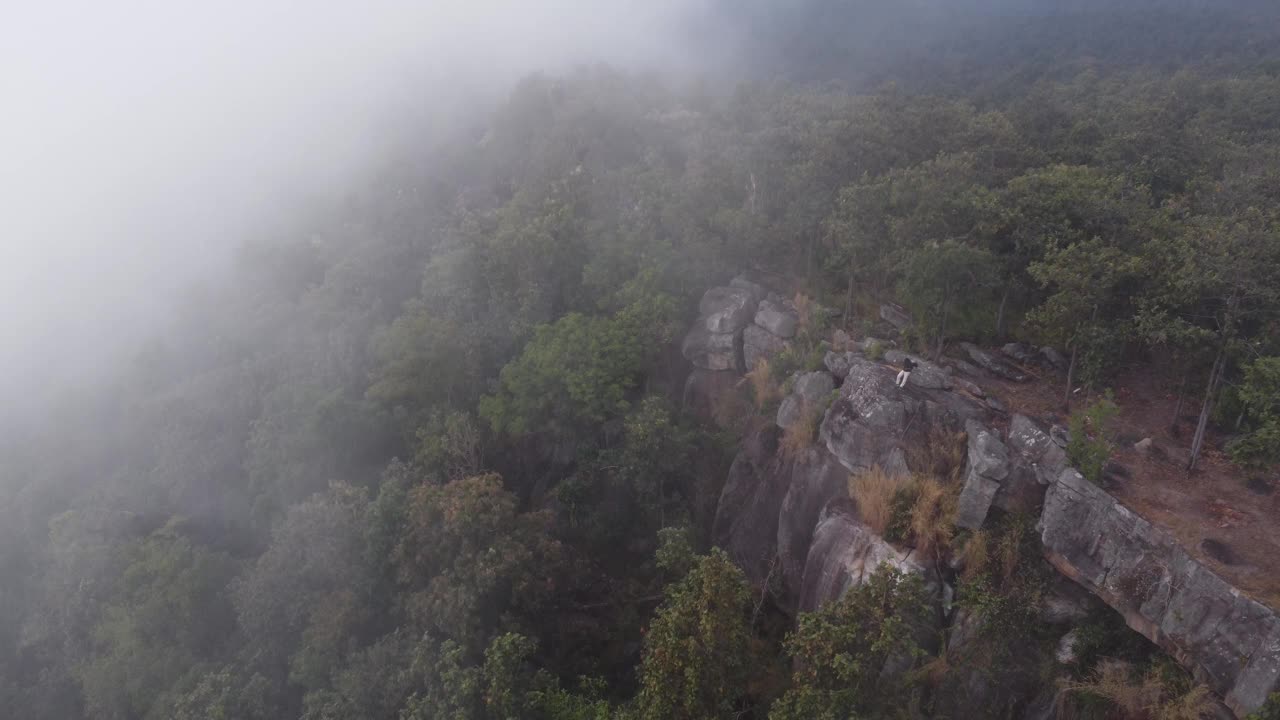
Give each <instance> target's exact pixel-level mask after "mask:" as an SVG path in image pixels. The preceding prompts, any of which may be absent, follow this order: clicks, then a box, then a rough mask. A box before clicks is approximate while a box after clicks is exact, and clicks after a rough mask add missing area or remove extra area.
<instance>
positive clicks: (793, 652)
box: [769, 565, 931, 720]
mask: <svg viewBox="0 0 1280 720" xmlns="http://www.w3.org/2000/svg"><path fill="white" fill-rule="evenodd" d="M930 627H931V625H930V622H929V606H928V601H927V595H926V593H925V589H924V585H923V582H922V581H921V579H920V578H919V576H917V575H914V574H908V573H903V572H901V571H898V570H897V569H895V568H892V567H890V566H888V565H882V566H881V567H880V568H879V569H878V570H876V572H875V573H874V574H873V575H872V576H871V577H870V578H869V579H868V580H867V581H866V582H865V583H863V584H862V585H860V586H858V587H856V588H854V589H852V590H850V591H849V592H847V593H845V595H844V597H842V598H841V599H840V600H839V601H837V602H834V603H831V604H829V605H827V606H826V607H824V608H822V609H821V610H819V611H817V612H812V613H805V614H803V615H801V616H800V617H799V618H798V619H797V621H796V629H795V631H794V632H792V633H791V634H790V635H789V636H788V637H787V641H786V648H787V654H788V655H789V656H790V657H791V659H792V664H793V667H794V668H795V670H794V673H793V675H792V679H791V688H790V689H789V690H788V691H787V692H786V694H785V695H783V696H782V698H780V699H779V700H778V701H777V702H776V703H775V704H774V706H773V707H772V709H771V710H770V711H769V718H770V720H803V719H805V718H818V719H820V720H839V719H841V718H847V717H862V716H863V714H864V713H865V714H867V716H876V715H875V713H877V712H882V711H886V710H889V709H891V708H901V707H903V706H904V705H905V702H904V701H905V698H906V697H907V692H908V691H909V689H910V684H909V682H908V681H907V680H906V676H905V675H904V674H903V673H898V674H896V675H889V676H886V675H885V673H883V670H884V667H885V665H886V663H889V662H895V663H902V664H904V668H903V669H904V670H905V669H906V668H909V667H910V666H911V664H913V663H914V662H915V661H916V660H917V659H918V658H919V657H920V656H921V655H922V654H923V651H922V650H921V647H920V644H919V643H920V637H921V634H922V633H924V634H926V635H927V634H928V633H929V632H930ZM903 661H905V663H903Z"/></svg>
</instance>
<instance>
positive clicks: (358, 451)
mask: <svg viewBox="0 0 1280 720" xmlns="http://www.w3.org/2000/svg"><path fill="white" fill-rule="evenodd" d="M811 5H813V6H814V7H813V8H811V10H813V12H812V14H808V15H805V14H798V15H796V16H793V17H792V18H791V19H790V20H789V22H790V23H791V24H782V25H781V26H779V27H776V28H775V31H776V32H777V33H778V35H779V36H780V37H781V39H780V40H779V39H778V37H773V38H772V39H771V42H770V43H763V44H762V46H761V53H762V58H764V59H762V60H760V62H761V63H765V62H775V60H774V59H776V58H781V59H780V60H776V62H778V63H780V65H779V66H782V65H788V64H790V65H789V67H793V68H794V67H800V66H803V68H805V71H804V72H796V73H791V74H792V75H793V79H792V80H760V81H752V82H745V83H743V84H740V85H737V86H735V87H733V88H730V89H723V88H718V87H717V88H709V87H708V86H706V85H705V84H698V83H687V82H674V81H672V82H668V81H665V80H661V79H657V78H653V77H647V76H636V75H631V74H628V73H624V72H620V71H615V70H612V69H608V68H591V69H583V70H580V71H577V72H574V73H571V74H568V75H565V76H563V77H548V76H532V77H529V78H526V79H525V80H523V81H522V82H520V83H519V84H518V85H517V86H516V87H515V88H514V89H513V90H512V92H511V93H510V97H509V99H508V100H507V101H506V102H505V103H504V104H503V105H502V106H501V107H500V108H498V109H497V110H496V111H495V112H494V113H493V115H492V116H491V117H490V118H488V120H487V122H485V123H484V125H483V127H481V128H479V129H477V130H476V131H475V132H473V133H471V134H469V135H467V136H466V137H464V138H461V139H459V140H458V141H456V142H453V143H451V144H449V145H448V146H446V147H433V148H414V147H406V148H405V149H404V151H403V152H402V153H400V154H399V155H398V156H397V157H396V158H395V160H394V162H390V163H388V164H387V166H386V167H385V169H384V170H383V171H382V172H381V173H380V174H379V176H378V178H377V180H376V182H372V183H370V184H368V185H367V186H366V187H362V188H358V189H356V190H353V191H352V192H350V193H349V194H348V195H346V196H345V197H342V198H339V199H334V200H333V201H332V202H329V203H326V204H324V205H323V206H322V207H319V208H317V209H315V210H314V211H313V212H311V213H310V214H309V215H307V216H306V217H303V218H300V219H298V221H297V222H296V225H295V226H294V228H293V229H292V230H291V231H290V232H287V233H281V234H280V235H279V236H278V237H274V238H272V239H270V240H265V241H260V242H255V243H252V244H249V245H247V246H245V248H244V249H243V251H242V253H241V256H240V260H239V263H238V266H237V271H236V273H235V277H234V279H233V281H232V282H230V283H228V284H226V285H222V286H217V287H213V288H206V289H204V290H201V291H199V292H197V293H195V294H194V295H193V297H191V298H190V299H189V300H188V301H187V303H186V304H185V305H184V309H183V311H182V314H181V319H180V321H179V322H178V323H176V324H175V326H174V327H173V329H172V330H171V331H170V332H168V333H166V334H164V335H163V336H161V337H158V338H157V339H156V340H155V341H153V342H152V343H150V344H149V345H148V346H146V347H145V348H142V349H141V350H140V351H139V352H138V353H137V355H136V359H135V361H134V362H133V364H132V366H131V368H130V369H128V370H127V371H126V372H123V373H122V374H121V375H120V376H119V378H118V380H117V381H116V382H115V383H114V384H113V385H112V386H111V387H110V388H107V389H100V390H95V391H93V392H86V393H81V394H80V395H77V396H74V397H70V398H67V399H66V400H65V401H64V402H62V403H60V404H58V405H57V406H54V407H49V408H48V412H47V416H46V417H43V418H40V419H39V420H33V421H32V422H30V423H26V424H24V426H23V427H22V428H20V429H13V430H12V431H10V432H8V433H7V434H6V436H5V437H4V438H0V443H2V444H0V448H3V450H2V456H3V458H4V463H3V465H2V466H0V708H2V709H3V710H0V714H3V715H4V716H6V717H14V718H33V719H34V718H50V719H59V720H61V719H65V718H78V717H92V718H110V719H113V720H114V719H120V720H125V719H134V718H184V719H185V718H193V719H194V718H228V719H230V718H244V719H255V720H256V719H263V720H266V719H268V718H292V717H300V718H308V719H314V720H318V719H320V718H332V719H337V718H369V719H371V720H372V719H375V718H401V719H403V720H410V719H418V718H446V717H447V718H474V719H481V718H493V719H497V718H511V717H540V718H554V719H557V720H568V719H587V718H600V719H603V718H611V717H625V718H654V719H655V720H656V719H658V718H731V717H757V718H764V717H773V718H809V717H814V718H816V717H847V716H850V715H851V714H853V713H860V714H861V715H859V716H863V715H865V716H866V717H881V716H884V717H888V716H889V715H886V714H884V713H887V712H888V710H887V709H888V708H901V707H907V706H908V705H910V703H907V702H906V701H904V700H903V698H904V697H906V696H907V695H909V696H910V697H912V698H914V700H913V701H912V702H914V703H915V704H914V705H911V707H915V708H918V709H919V710H920V712H921V713H923V714H924V716H928V713H929V712H930V710H929V704H928V703H929V700H928V694H927V693H924V694H923V695H922V694H921V693H922V692H923V691H922V690H921V688H919V687H915V686H912V687H906V686H904V687H901V688H899V687H896V686H894V687H889V686H888V685H886V684H882V683H877V682H876V680H875V677H874V672H873V671H872V670H868V669H866V668H873V669H878V668H879V667H880V665H879V664H877V663H875V662H873V661H871V660H868V661H867V662H866V663H865V667H863V668H861V669H859V668H850V667H849V666H848V665H847V664H845V660H847V658H848V657H850V656H851V655H850V653H852V654H853V655H852V656H857V654H858V653H862V654H863V655H864V656H867V657H870V656H872V655H873V654H874V653H881V654H887V653H889V652H891V651H893V650H894V648H895V647H897V646H898V644H900V643H902V642H906V641H905V640H904V639H903V638H902V637H901V635H902V633H901V627H900V626H901V625H902V624H903V623H904V622H905V621H903V620H901V618H898V617H895V615H894V614H893V613H887V612H886V611H885V608H886V607H895V606H896V607H900V609H901V615H902V616H903V617H906V616H909V614H910V612H912V610H911V608H912V607H913V605H912V602H911V599H912V597H913V593H915V592H917V591H918V588H915V587H913V586H912V583H911V582H909V581H907V580H905V579H903V578H898V577H894V576H892V575H887V576H883V577H880V578H878V579H877V581H876V582H875V583H873V584H872V585H869V586H868V589H867V590H864V591H860V593H855V594H851V596H850V597H849V598H848V600H847V601H846V602H845V603H841V604H840V605H839V606H837V607H836V608H834V609H833V610H831V611H830V612H825V613H823V614H819V615H815V616H810V617H807V618H805V619H802V621H801V622H800V623H799V625H798V626H797V629H796V632H795V633H794V634H791V635H789V636H788V638H789V639H787V640H786V641H785V642H782V641H781V637H782V636H783V634H784V633H785V630H786V628H781V629H780V628H779V627H778V625H779V623H783V621H782V620H780V619H779V617H778V616H777V615H776V614H774V613H773V612H772V611H771V610H770V609H769V608H768V607H767V603H762V602H761V599H760V598H759V597H758V596H757V595H756V594H755V593H753V592H751V591H750V590H749V589H748V588H747V587H746V585H745V581H744V580H743V578H742V575H741V573H740V572H739V571H738V570H737V569H736V568H734V567H733V566H732V565H731V564H730V563H728V562H727V561H726V560H725V558H724V556H722V555H721V554H719V553H717V552H715V551H708V537H707V535H708V532H707V528H708V526H709V523H710V519H711V515H712V513H713V512H714V507H715V502H716V499H717V497H718V492H719V482H720V479H721V478H723V477H724V474H725V469H726V466H727V461H728V458H729V457H731V449H732V443H733V442H734V438H731V437H725V436H723V435H721V434H719V433H717V432H716V431H713V430H711V429H709V428H707V427H704V426H702V425H699V424H697V423H696V422H694V421H693V420H692V419H690V418H689V417H687V416H686V415H685V414H684V413H683V412H682V411H681V409H680V407H679V384H680V382H681V381H682V379H683V378H682V361H681V360H680V359H679V355H678V353H677V352H676V351H675V350H674V349H673V347H672V345H673V341H677V340H678V338H679V334H680V333H681V332H682V331H683V329H684V328H686V327H687V325H688V322H689V320H690V318H691V317H692V316H693V314H694V306H695V304H696V300H697V297H698V296H699V295H700V293H701V292H702V291H703V290H704V289H705V288H706V287H707V286H708V285H709V284H712V283H717V282H723V281H724V280H725V279H726V278H728V277H730V276H731V275H733V274H734V273H736V272H739V271H743V270H747V271H752V270H757V271H768V272H771V273H779V274H782V275H785V276H787V277H789V278H791V279H792V280H793V281H794V282H795V283H796V284H797V285H800V286H803V287H804V288H805V289H806V291H807V292H808V293H809V294H811V295H813V296H815V297H817V298H818V299H819V300H820V301H821V302H822V303H823V304H824V305H826V306H827V307H829V308H834V309H836V310H837V311H839V313H840V315H841V316H842V318H843V319H844V321H845V322H847V323H850V324H855V323H857V322H860V321H859V320H858V318H861V317H866V314H867V308H870V307H872V306H873V305H874V304H875V303H878V302H880V301H883V300H887V299H897V300H899V301H901V302H903V303H905V304H907V305H908V306H909V307H911V309H912V310H913V311H914V313H915V317H916V318H917V320H918V327H917V328H916V329H915V330H914V331H913V332H912V333H910V334H909V337H908V342H912V343H914V344H916V345H917V346H918V348H919V349H920V350H922V351H926V352H931V353H932V352H941V351H942V349H943V348H944V347H945V346H946V344H947V343H948V342H950V341H952V340H955V339H959V338H967V339H976V340H983V341H990V340H996V339H1000V340H1004V339H1009V338H1018V339H1026V340H1029V341H1034V342H1039V343H1041V344H1053V345H1055V346H1056V347H1059V348H1061V349H1062V350H1063V351H1064V353H1065V354H1066V355H1067V356H1068V357H1069V358H1070V362H1071V365H1072V370H1071V376H1072V378H1071V381H1070V382H1071V383H1073V384H1074V385H1080V384H1082V383H1084V384H1089V385H1091V386H1092V387H1094V388H1096V389H1101V388H1103V387H1105V386H1106V384H1107V382H1108V380H1109V378H1110V377H1111V376H1112V374H1113V373H1115V372H1116V371H1118V370H1119V369H1120V368H1122V367H1123V366H1125V365H1126V364H1146V365H1149V366H1150V368H1151V372H1155V373H1159V374H1160V375H1161V376H1162V377H1167V378H1168V379H1169V383H1170V387H1177V386H1181V387H1182V388H1183V392H1184V393H1185V395H1186V398H1187V400H1186V406H1187V407H1188V408H1194V410H1195V411H1200V412H1201V413H1202V420H1201V422H1200V430H1201V431H1202V432H1200V433H1197V435H1196V436H1195V437H1194V438H1193V437H1188V438H1187V443H1188V445H1192V444H1193V443H1194V445H1195V447H1193V448H1192V449H1193V455H1192V457H1194V452H1198V451H1199V450H1200V447H1199V445H1200V443H1201V442H1202V435H1203V430H1204V428H1205V427H1206V426H1208V425H1210V424H1215V423H1216V424H1219V425H1221V426H1223V427H1229V428H1231V429H1232V432H1234V433H1236V436H1235V437H1236V439H1235V441H1234V442H1233V443H1232V444H1231V445H1230V447H1229V450H1231V451H1232V453H1233V454H1234V456H1235V457H1237V458H1238V459H1239V460H1240V461H1241V462H1266V461H1270V460H1273V459H1275V457H1276V452H1277V447H1278V446H1280V408H1277V407H1276V404H1275V398H1276V396H1277V394H1276V393H1275V392H1274V389H1275V388H1276V387H1280V360H1277V358H1276V355H1277V354H1280V348H1277V346H1276V345H1277V334H1276V332H1275V330H1276V327H1275V322H1276V317H1277V311H1280V241H1278V239H1277V229H1278V228H1280V202H1278V201H1280V123H1278V119H1280V61H1278V60H1277V57H1278V56H1277V55H1276V53H1275V48H1276V44H1275V43H1276V39H1277V33H1276V30H1277V29H1280V25H1271V26H1270V28H1271V34H1270V35H1267V34H1266V32H1265V29H1266V26H1265V25H1264V24H1259V23H1257V22H1255V18H1256V17H1257V16H1256V15H1255V13H1265V12H1266V8H1262V9H1261V10H1258V9H1255V8H1250V7H1248V6H1243V5H1242V6H1240V7H1239V8H1235V9H1233V10H1231V11H1229V12H1228V11H1226V10H1223V11H1222V13H1221V14H1214V13H1209V11H1208V10H1207V8H1209V7H1210V6H1207V5H1204V6H1201V5H1196V4H1193V3H1189V4H1186V5H1184V6H1180V7H1177V8H1175V10H1176V11H1169V12H1154V11H1152V12H1151V13H1147V12H1145V11H1143V10H1142V9H1141V8H1140V6H1138V5H1133V4H1126V5H1125V6H1124V7H1125V8H1127V9H1126V10H1124V11H1121V10H1115V11H1114V12H1110V11H1106V12H1104V11H1103V10H1098V11H1097V13H1096V14H1089V13H1083V14H1082V15H1080V16H1078V18H1077V21H1073V22H1075V24H1070V23H1069V24H1068V25H1067V26H1066V27H1065V28H1064V26H1063V25H1062V24H1061V22H1062V20H1061V18H1060V17H1059V16H1057V15H1056V14H1050V16H1048V17H1041V16H1037V15H1035V14H1027V13H1015V14H1013V15H1009V16H1004V15H1001V16H1000V18H997V19H992V18H991V17H990V16H985V15H984V16H982V18H983V22H979V19H978V18H975V19H973V20H972V21H971V22H970V24H967V25H961V26H960V27H959V28H953V32H952V34H950V35H941V34H938V33H941V29H940V27H938V26H937V22H938V21H936V20H933V21H930V22H931V23H933V25H931V28H930V30H929V32H930V33H933V34H931V35H927V36H925V37H938V38H945V42H944V41H943V40H938V41H936V42H930V43H926V44H923V45H921V46H920V47H919V48H918V49H912V48H911V47H910V46H904V47H905V49H902V48H899V49H898V50H895V52H897V53H898V54H897V55H889V56H888V57H893V58H900V59H899V60H895V63H896V64H893V65H890V64H889V63H887V62H882V63H880V64H879V65H878V66H876V67H874V68H873V69H872V70H871V71H868V72H866V73H862V74H860V76H859V77H840V78H839V79H841V80H845V81H847V82H846V83H845V84H841V85H839V86H838V87H839V89H835V87H833V86H828V85H807V84H803V83H802V82H801V81H806V80H812V79H814V78H818V77H820V78H824V79H826V78H834V77H837V76H839V75H841V73H839V72H836V71H833V70H832V69H831V67H829V65H831V64H835V65H844V64H845V63H846V59H847V58H849V57H853V58H855V59H857V58H858V57H860V56H861V55H860V54H866V53H869V52H870V51H869V50H866V49H862V50H858V51H857V52H854V51H853V50H851V49H849V47H847V44H846V45H841V44H840V43H837V42H835V41H833V40H832V39H831V38H830V35H832V34H838V33H839V31H840V29H841V28H842V27H844V26H845V25H849V26H856V25H857V19H856V18H851V17H848V16H847V15H845V14H841V13H840V12H839V10H838V8H837V6H838V5H840V4H838V3H825V4H824V3H811ZM1108 7H1109V4H1108ZM1153 7H1154V5H1153ZM1215 7H1216V6H1215ZM1117 13H1120V14H1124V18H1122V20H1123V21H1117V20H1116V19H1115V18H1116V17H1119V15H1117ZM1206 13H1209V14H1208V15H1206ZM948 17H949V16H948ZM1073 17H1075V16H1073ZM761 18H763V19H761ZM795 18H799V19H795ZM1081 18H1082V19H1081ZM1196 18H1208V20H1209V21H1207V22H1199V21H1197V20H1196ZM768 19H769V16H768V14H767V13H766V14H764V15H761V16H760V17H759V18H755V20H760V22H761V27H763V26H764V22H765V21H766V20H768ZM755 20H753V19H752V18H746V19H745V20H744V22H746V23H747V24H748V25H749V26H750V25H751V23H752V22H755ZM1100 24H1101V25H1106V26H1107V27H1108V28H1110V30H1111V31H1110V32H1109V33H1107V34H1105V35H1103V34H1097V33H1094V32H1093V31H1092V30H1091V28H1097V27H1099V25H1100ZM1011 28H1018V29H1019V31H1017V32H1014V31H1013V30H1011ZM909 29H910V28H906V29H903V28H899V30H902V31H904V32H905V31H906V30H909ZM1135 30H1140V32H1138V34H1133V33H1134V31H1135ZM1059 31H1061V32H1059ZM756 32H763V30H762V29H760V28H757V30H756ZM856 34H857V33H854V35H856ZM1084 37H1088V38H1089V42H1087V43H1083V44H1081V43H1079V42H1077V41H1078V40H1080V38H1084ZM801 39H803V42H801ZM810 39H812V42H810ZM922 42H923V41H922ZM802 46H804V47H808V48H815V49H812V50H809V51H807V52H809V53H810V55H808V56H802V55H798V54H797V53H799V48H801V47H802ZM824 48H829V50H824ZM823 52H826V53H827V54H822V53H823ZM886 52H887V51H886ZM849 53H853V54H852V55H850V54H849ZM916 54H918V55H919V56H918V57H916ZM930 68H934V69H938V68H945V69H946V72H933V71H930ZM784 74H785V73H784ZM891 81H893V82H896V84H893V82H891ZM963 597H964V594H963V593H962V599H963ZM877 598H878V599H877ZM881 601H883V602H881ZM885 603H889V605H888V606H886V604H885ZM895 603H896V604H897V605H894V604H895ZM762 605H764V607H762ZM850 618H861V619H862V620H863V621H864V622H862V624H860V625H859V624H857V623H854V624H853V625H851V624H850V623H851V622H853V621H851V620H850ZM855 625H856V627H855ZM832 643H835V644H836V645H838V647H834V648H833V646H832V645H831V644H832ZM842 648H843V649H842ZM841 653H844V654H843V655H842V654H841ZM841 658H844V660H842V659H841ZM793 659H799V660H800V661H801V662H799V663H798V664H796V665H794V667H795V668H798V669H797V670H796V672H795V674H794V675H793V674H792V668H793V664H792V662H791V661H792V660H793ZM868 673H871V674H868ZM903 693H905V694H907V695H903ZM922 698H923V699H922Z"/></svg>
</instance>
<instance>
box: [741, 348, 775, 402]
mask: <svg viewBox="0 0 1280 720" xmlns="http://www.w3.org/2000/svg"><path fill="white" fill-rule="evenodd" d="M746 378H747V382H748V383H749V386H750V388H751V399H752V401H753V402H755V404H756V410H764V408H765V406H766V405H768V404H769V403H771V402H773V401H775V400H780V399H782V388H780V387H778V383H777V381H775V380H774V379H773V367H772V366H771V365H770V364H769V360H768V359H767V358H759V359H757V360H756V366H755V367H753V368H751V371H750V372H748V373H747V374H746Z"/></svg>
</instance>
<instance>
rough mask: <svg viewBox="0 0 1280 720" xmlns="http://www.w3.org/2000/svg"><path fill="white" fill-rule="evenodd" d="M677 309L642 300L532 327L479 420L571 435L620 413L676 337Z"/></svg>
mask: <svg viewBox="0 0 1280 720" xmlns="http://www.w3.org/2000/svg"><path fill="white" fill-rule="evenodd" d="M676 316H677V313H676V305H675V302H674V300H673V299H672V298H670V297H667V296H662V295H659V296H652V297H647V298H643V299H641V300H638V301H636V302H634V303H633V304H631V305H629V306H627V307H626V308H624V309H623V310H620V311H618V312H617V313H615V314H614V315H612V316H610V317H590V316H586V315H580V314H577V313H571V314H569V315H566V316H564V317H563V318H561V319H559V320H557V321H556V322H555V323H552V324H550V325H542V326H539V327H538V328H536V330H535V332H534V337H533V339H532V340H531V341H530V342H529V344H528V345H527V346H525V349H524V352H523V353H521V355H520V357H518V358H516V359H515V360H513V361H512V362H510V363H508V364H507V365H506V366H505V367H504V368H503V369H502V372H501V374H500V376H499V377H500V385H501V389H500V390H499V392H497V393H495V394H492V395H487V396H485V397H484V398H483V399H482V400H481V402H480V414H481V415H482V416H483V417H484V418H485V420H487V421H488V422H489V424H490V426H491V427H493V429H494V430H495V431H496V432H499V433H504V434H507V435H512V436H522V435H526V434H529V433H535V432H536V433H539V434H546V435H549V436H550V437H551V438H557V437H572V436H574V435H575V434H576V433H583V432H584V431H585V430H586V429H588V428H590V427H593V426H597V427H598V426H599V424H600V423H603V422H605V421H606V420H609V419H612V418H615V417H618V416H619V415H622V414H624V413H625V412H626V411H627V409H628V407H629V398H630V395H631V393H632V391H633V390H634V389H635V388H636V387H638V386H639V384H640V382H641V380H642V373H643V372H644V371H645V370H646V369H648V368H649V366H650V365H651V363H652V362H653V361H654V359H655V358H656V357H657V354H658V352H659V350H660V349H661V348H662V347H663V346H665V345H666V344H667V343H668V342H670V341H671V338H672V337H673V335H674V332H675V318H676Z"/></svg>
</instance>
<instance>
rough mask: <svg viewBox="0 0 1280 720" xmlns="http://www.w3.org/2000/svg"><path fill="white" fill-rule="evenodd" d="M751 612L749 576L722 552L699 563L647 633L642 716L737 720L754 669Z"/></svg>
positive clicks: (657, 719) (669, 593)
mask: <svg viewBox="0 0 1280 720" xmlns="http://www.w3.org/2000/svg"><path fill="white" fill-rule="evenodd" d="M751 608H752V605H751V593H750V591H749V590H748V587H747V581H746V578H745V577H744V576H743V574H742V571H741V570H739V569H738V567H737V566H736V565H734V564H733V561H731V560H730V559H729V557H728V556H727V555H725V554H724V552H723V551H721V550H719V549H715V550H712V551H711V554H710V555H706V556H703V557H700V558H698V560H697V561H696V562H695V564H694V565H693V567H692V569H690V570H689V573H688V574H687V575H686V576H685V577H684V579H682V580H680V581H679V582H677V583H675V584H674V585H672V586H671V587H670V588H669V589H668V590H667V598H666V600H665V601H664V602H663V604H662V607H660V608H659V609H658V614H657V616H656V617H655V618H654V620H653V623H652V624H651V625H650V626H649V631H648V633H646V635H645V646H644V656H643V658H642V659H641V661H640V692H639V694H638V695H637V696H636V701H635V707H636V713H637V718H640V719H642V720H714V719H715V718H726V719H727V718H733V717H734V716H735V715H736V712H737V710H738V709H739V703H740V701H741V699H742V698H743V697H744V696H745V694H746V688H747V680H748V678H749V677H750V675H751V673H752V672H753V671H754V670H755V669H756V668H755V667H754V665H753V658H752V657H751V648H752V643H751V635H752V633H751Z"/></svg>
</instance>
